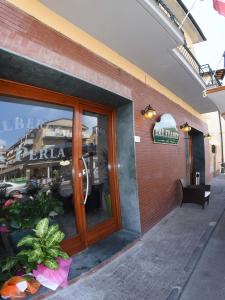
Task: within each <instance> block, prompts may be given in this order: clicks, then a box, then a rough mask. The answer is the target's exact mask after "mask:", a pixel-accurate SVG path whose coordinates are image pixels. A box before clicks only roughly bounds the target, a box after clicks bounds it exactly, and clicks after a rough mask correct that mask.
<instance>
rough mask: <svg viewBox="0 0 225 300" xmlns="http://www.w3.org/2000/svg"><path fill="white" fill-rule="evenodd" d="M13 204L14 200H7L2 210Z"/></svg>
mask: <svg viewBox="0 0 225 300" xmlns="http://www.w3.org/2000/svg"><path fill="white" fill-rule="evenodd" d="M14 202H15V201H14V200H12V199H9V200H7V201H6V202H5V203H4V205H3V207H4V208H6V207H9V206H11V205H12V204H13V203H14Z"/></svg>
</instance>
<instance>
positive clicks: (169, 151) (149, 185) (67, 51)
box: [0, 0, 210, 232]
mask: <svg viewBox="0 0 225 300" xmlns="http://www.w3.org/2000/svg"><path fill="white" fill-rule="evenodd" d="M0 47H3V48H6V49H9V50H11V51H15V52H16V53H18V54H21V55H24V56H27V57H29V58H31V59H34V60H36V61H39V62H40V63H44V64H47V65H50V66H52V67H54V68H58V69H61V70H62V71H66V72H69V73H71V74H73V75H74V76H76V77H79V78H81V79H83V80H86V81H89V82H92V83H94V84H96V85H99V86H103V87H104V88H106V89H109V90H111V91H114V92H115V93H119V94H122V95H123V96H124V97H126V96H128V94H129V96H130V94H131V95H132V99H133V101H134V110H135V111H134V115H135V134H136V135H138V136H140V137H141V143H137V144H136V164H137V180H138V192H139V201H140V210H141V225H142V231H143V232H145V231H147V230H148V229H150V228H151V227H152V226H153V225H154V224H155V223H156V222H158V221H159V220H160V219H161V218H162V217H163V216H164V215H166V214H167V213H168V212H169V211H170V210H171V209H172V208H174V207H175V206H176V205H177V204H178V199H177V197H176V180H177V179H178V178H181V177H185V174H186V169H185V168H186V165H185V146H184V135H183V133H182V132H181V134H180V141H179V143H178V145H177V146H173V145H157V144H153V141H152V128H153V125H154V122H155V120H157V118H156V119H154V120H151V121H149V120H144V119H143V117H142V115H141V113H140V111H141V110H142V109H143V108H144V107H145V106H146V105H148V104H151V105H152V106H153V107H154V108H155V109H156V111H157V116H160V115H161V114H163V113H170V114H172V115H173V117H174V118H175V119H176V122H177V124H178V126H179V125H181V124H183V123H184V122H186V121H188V123H189V124H190V125H191V126H192V127H194V128H196V129H198V130H200V131H204V132H207V127H206V125H205V124H204V123H203V122H201V121H200V120H199V119H197V118H196V117H194V116H193V115H191V114H190V113H188V112H187V111H185V110H184V109H183V108H181V107H180V106H179V105H177V104H175V103H173V102H172V101H170V100H168V99H167V98H166V97H165V96H163V95H162V94H160V93H159V92H157V91H156V90H154V89H152V88H151V87H149V86H146V85H144V84H143V83H141V82H140V81H139V80H137V79H135V78H134V77H132V76H130V75H129V74H127V73H126V72H124V71H122V70H121V69H120V68H118V67H116V66H114V65H112V64H111V63H109V62H107V61H105V60H104V59H102V58H100V57H98V56H96V55H95V54H93V53H92V52H91V51H89V50H88V49H85V48H83V47H81V46H80V45H77V44H75V43H73V42H72V41H71V40H69V39H67V38H65V37H63V36H62V35H61V34H60V33H58V32H56V31H54V30H52V29H50V28H48V27H47V26H45V25H43V24H41V23H40V22H38V21H37V20H35V19H34V18H32V17H30V16H28V15H26V14H25V13H23V12H21V11H19V10H18V9H16V8H14V7H13V6H11V5H9V4H7V3H6V2H5V1H4V0H0ZM206 143H207V142H206ZM205 150H206V151H205V152H206V161H207V164H206V178H207V180H209V179H210V174H209V164H208V161H209V154H208V151H209V150H208V144H206V145H205Z"/></svg>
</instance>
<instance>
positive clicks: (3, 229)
mask: <svg viewBox="0 0 225 300" xmlns="http://www.w3.org/2000/svg"><path fill="white" fill-rule="evenodd" d="M0 232H4V233H5V232H10V230H9V229H8V228H7V227H6V226H0Z"/></svg>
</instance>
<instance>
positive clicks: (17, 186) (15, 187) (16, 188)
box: [0, 181, 27, 197]
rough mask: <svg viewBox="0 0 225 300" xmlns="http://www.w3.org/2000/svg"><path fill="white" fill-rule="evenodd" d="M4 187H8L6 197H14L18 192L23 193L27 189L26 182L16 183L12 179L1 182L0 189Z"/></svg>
mask: <svg viewBox="0 0 225 300" xmlns="http://www.w3.org/2000/svg"><path fill="white" fill-rule="evenodd" d="M2 188H5V189H6V193H5V195H6V197H12V196H13V195H16V194H23V193H26V191H27V187H26V183H15V182H10V181H5V182H1V183H0V189H2Z"/></svg>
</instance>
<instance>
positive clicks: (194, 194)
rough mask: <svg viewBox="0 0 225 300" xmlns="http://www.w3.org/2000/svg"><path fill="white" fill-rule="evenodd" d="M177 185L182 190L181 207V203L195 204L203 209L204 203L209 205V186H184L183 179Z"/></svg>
mask: <svg viewBox="0 0 225 300" xmlns="http://www.w3.org/2000/svg"><path fill="white" fill-rule="evenodd" d="M178 183H179V184H180V186H181V189H182V201H181V206H182V204H183V203H195V204H199V205H201V206H202V208H203V209H204V208H205V203H207V205H209V196H210V185H207V184H205V185H204V184H200V185H185V183H184V180H183V179H179V180H178Z"/></svg>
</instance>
